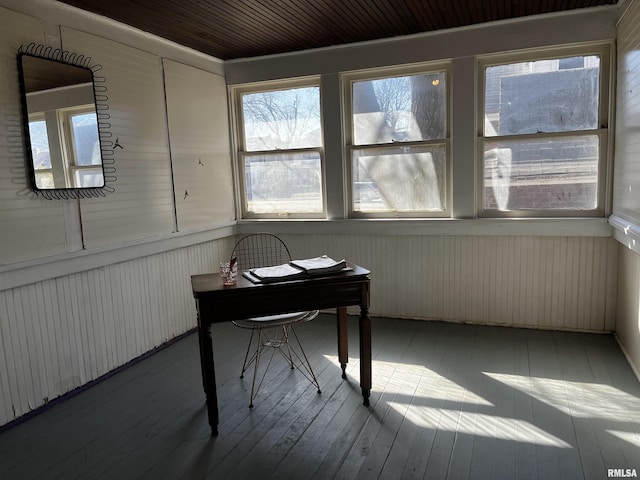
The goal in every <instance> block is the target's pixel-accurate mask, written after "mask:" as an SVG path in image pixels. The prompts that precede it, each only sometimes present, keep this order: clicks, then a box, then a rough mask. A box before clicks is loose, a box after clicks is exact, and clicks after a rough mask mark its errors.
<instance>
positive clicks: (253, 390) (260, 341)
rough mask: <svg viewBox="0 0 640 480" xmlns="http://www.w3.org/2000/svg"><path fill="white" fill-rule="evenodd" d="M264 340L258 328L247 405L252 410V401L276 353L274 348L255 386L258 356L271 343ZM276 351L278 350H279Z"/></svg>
mask: <svg viewBox="0 0 640 480" xmlns="http://www.w3.org/2000/svg"><path fill="white" fill-rule="evenodd" d="M265 338H266V335H265V333H264V330H263V329H262V328H259V329H258V346H257V349H256V353H255V361H254V365H253V380H252V381H251V395H250V397H251V400H250V403H249V408H253V401H254V400H255V398H256V396H257V395H258V391H259V390H260V387H261V386H262V382H264V379H265V377H266V376H267V372H268V371H269V367H270V366H271V362H272V361H273V356H274V355H275V353H276V352H275V351H276V348H274V349H272V351H271V356H270V357H269V361H268V362H267V365H266V366H265V367H264V371H263V373H262V378H260V382H258V385H257V386H256V379H257V378H258V369H259V368H260V356H261V355H262V350H263V349H264V347H265V346H267V345H268V344H269V343H270V342H271V341H270V340H269V339H268V338H266V340H265ZM277 350H279V348H278V349H277Z"/></svg>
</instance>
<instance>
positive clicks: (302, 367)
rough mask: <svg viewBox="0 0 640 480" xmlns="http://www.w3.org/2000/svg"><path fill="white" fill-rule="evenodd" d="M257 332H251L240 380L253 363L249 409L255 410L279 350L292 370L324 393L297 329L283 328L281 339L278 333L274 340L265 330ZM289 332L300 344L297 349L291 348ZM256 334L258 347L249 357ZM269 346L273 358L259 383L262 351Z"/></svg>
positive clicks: (319, 391)
mask: <svg viewBox="0 0 640 480" xmlns="http://www.w3.org/2000/svg"><path fill="white" fill-rule="evenodd" d="M256 330H257V334H256V333H255V331H254V330H252V331H251V338H250V339H249V347H248V348H247V353H246V354H245V358H244V363H243V365H242V373H241V375H240V378H243V377H244V372H245V371H246V370H247V369H248V368H249V366H250V365H251V363H253V364H254V365H253V379H252V381H251V395H250V398H251V400H250V403H249V408H253V401H254V400H255V398H256V396H257V395H258V391H259V390H260V387H261V386H262V382H263V381H264V379H265V377H266V376H267V372H268V371H269V367H270V366H271V362H272V361H273V356H274V355H275V351H276V350H278V351H279V352H280V353H281V354H282V356H283V357H284V358H285V359H286V360H287V362H288V363H289V365H290V366H291V369H292V370H293V369H294V368H295V369H297V370H298V371H299V372H300V373H302V375H304V376H305V377H306V378H307V380H309V381H310V382H311V383H313V384H314V385H315V386H316V388H317V389H318V393H322V391H321V390H320V384H319V382H318V379H317V378H316V375H315V373H314V372H313V369H312V368H311V363H310V362H309V358H308V357H307V355H306V353H305V352H304V349H303V348H302V344H301V343H300V339H299V338H298V334H297V333H296V331H295V328H293V325H288V326H286V325H285V326H282V331H281V335H282V338H281V339H280V338H278V334H277V333H276V334H275V336H274V337H273V338H268V337H267V335H266V334H265V332H264V330H265V329H262V328H257V329H256ZM266 330H268V329H266ZM278 330H279V329H276V330H275V332H278ZM289 332H292V333H293V338H295V340H296V343H297V344H298V347H297V348H292V347H291V346H290V344H289V340H290V338H291V336H290V335H289ZM254 334H255V335H256V337H257V340H256V343H257V346H256V350H255V352H254V353H253V355H252V356H251V357H249V353H250V350H251V345H252V342H253V336H254ZM267 346H268V347H272V349H271V356H270V357H269V361H268V362H267V365H266V366H265V367H264V370H263V372H262V376H261V378H260V380H259V381H257V379H258V370H259V369H260V358H261V355H262V350H263V349H264V347H267ZM285 346H286V351H285V350H284V348H283V347H285ZM297 350H300V353H301V354H302V355H300V354H298V351H297ZM294 356H295V357H296V359H297V362H296V361H294V359H293V357H294ZM256 382H257V385H256Z"/></svg>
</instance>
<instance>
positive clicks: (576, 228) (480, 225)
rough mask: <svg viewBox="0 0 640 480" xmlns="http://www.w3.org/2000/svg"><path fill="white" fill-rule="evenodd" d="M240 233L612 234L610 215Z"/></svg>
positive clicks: (332, 224)
mask: <svg viewBox="0 0 640 480" xmlns="http://www.w3.org/2000/svg"><path fill="white" fill-rule="evenodd" d="M237 232H238V233H240V234H246V233H255V232H270V233H279V234H308V235H461V236H532V237H539V236H552V237H611V236H612V227H611V226H610V225H609V223H608V222H607V219H606V218H508V219H505V218H501V219H493V218H483V219H455V220H453V219H429V220H424V219H349V220H267V219H262V220H248V219H245V220H240V221H238V225H237Z"/></svg>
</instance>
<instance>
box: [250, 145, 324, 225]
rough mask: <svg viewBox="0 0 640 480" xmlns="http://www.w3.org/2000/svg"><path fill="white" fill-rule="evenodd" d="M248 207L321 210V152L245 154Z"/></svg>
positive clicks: (262, 210) (281, 210)
mask: <svg viewBox="0 0 640 480" xmlns="http://www.w3.org/2000/svg"><path fill="white" fill-rule="evenodd" d="M244 169H245V186H246V192H247V209H248V211H249V212H252V213H275V214H278V213H321V212H322V211H323V208H322V172H321V166H320V154H319V153H318V152H304V153H279V154H278V153H274V154H268V155H250V156H249V155H247V156H245V157H244Z"/></svg>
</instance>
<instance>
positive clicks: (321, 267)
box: [247, 255, 347, 282]
mask: <svg viewBox="0 0 640 480" xmlns="http://www.w3.org/2000/svg"><path fill="white" fill-rule="evenodd" d="M346 266H347V262H346V261H345V260H339V261H336V260H334V259H332V258H330V257H327V256H326V255H323V256H321V257H316V258H307V259H304V260H293V261H291V262H290V263H283V264H282V265H275V266H273V267H261V268H253V269H251V270H250V271H249V273H250V276H247V277H248V278H249V279H250V280H254V278H255V279H257V280H259V281H261V282H278V281H282V280H291V279H295V278H302V277H306V276H308V275H326V274H330V273H337V272H341V271H343V270H344V269H345V268H346ZM252 277H254V278H252Z"/></svg>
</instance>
